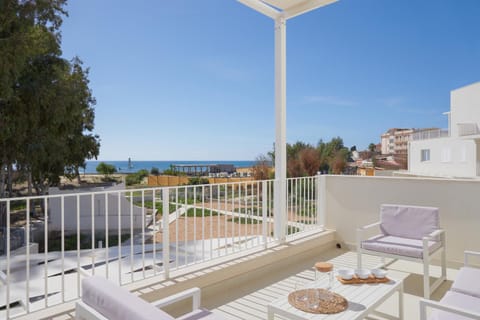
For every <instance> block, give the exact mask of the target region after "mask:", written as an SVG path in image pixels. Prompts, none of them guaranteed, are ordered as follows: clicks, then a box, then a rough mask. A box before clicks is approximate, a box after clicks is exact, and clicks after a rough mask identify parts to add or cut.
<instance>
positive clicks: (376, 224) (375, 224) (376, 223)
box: [358, 221, 381, 231]
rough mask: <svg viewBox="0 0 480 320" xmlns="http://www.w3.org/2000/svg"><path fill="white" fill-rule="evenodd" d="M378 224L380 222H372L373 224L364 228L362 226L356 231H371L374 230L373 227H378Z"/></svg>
mask: <svg viewBox="0 0 480 320" xmlns="http://www.w3.org/2000/svg"><path fill="white" fill-rule="evenodd" d="M380 223H381V222H380V221H377V222H374V223H372V224H367V225H366V226H363V227H360V228H358V230H361V231H363V230H367V229H371V228H374V227H377V226H379V225H380Z"/></svg>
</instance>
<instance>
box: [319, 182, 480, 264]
mask: <svg viewBox="0 0 480 320" xmlns="http://www.w3.org/2000/svg"><path fill="white" fill-rule="evenodd" d="M320 179H326V181H325V185H326V194H325V204H324V210H325V212H326V226H327V228H332V229H335V230H336V231H337V234H338V236H339V240H340V241H343V242H345V243H347V244H355V241H356V238H355V237H356V229H357V228H358V227H360V226H364V225H367V224H369V223H372V222H375V221H378V218H379V208H380V205H381V204H383V203H390V204H407V205H408V204H411V205H420V206H433V207H438V208H440V224H441V226H442V227H443V228H444V229H446V237H447V238H446V239H447V259H448V260H449V261H455V262H462V261H463V251H464V250H467V249H468V250H477V251H480V232H479V229H480V202H479V195H480V182H479V181H473V180H453V179H424V178H422V179H420V178H398V177H361V176H338V175H323V176H321V177H320Z"/></svg>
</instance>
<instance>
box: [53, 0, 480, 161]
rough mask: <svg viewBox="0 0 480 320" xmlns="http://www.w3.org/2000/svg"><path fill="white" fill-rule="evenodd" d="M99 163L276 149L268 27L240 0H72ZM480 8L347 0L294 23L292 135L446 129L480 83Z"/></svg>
mask: <svg viewBox="0 0 480 320" xmlns="http://www.w3.org/2000/svg"><path fill="white" fill-rule="evenodd" d="M67 10H68V11H69V17H68V18H66V19H65V20H64V24H63V27H62V35H63V38H62V48H63V54H64V56H65V57H66V58H71V57H73V56H74V55H78V56H79V57H80V58H81V59H82V60H83V61H84V64H85V66H87V67H89V68H90V77H89V78H90V80H91V82H90V87H91V89H92V91H93V94H94V96H95V97H96V99H97V105H96V108H95V109H96V121H95V132H96V133H98V134H99V135H100V138H101V151H100V157H99V159H101V160H125V159H128V157H131V158H132V159H135V160H254V159H255V157H257V156H258V155H259V154H264V153H266V152H268V151H270V150H271V149H272V144H273V142H274V139H275V118H274V78H273V76H274V60H273V53H274V42H273V21H272V20H271V19H270V18H267V17H265V16H263V15H261V14H259V13H257V12H255V11H253V10H251V9H249V8H247V7H245V6H243V5H242V4H240V3H238V2H237V1H235V0H202V1H199V0H175V1H166V0H162V1H154V0H148V1H147V0H139V1H133V2H132V1H113V0H102V1H98V0H81V1H74V0H70V2H69V4H68V7H67ZM479 16H480V1H478V0H441V1H438V0H422V1H418V0H405V1H395V0H341V1H338V2H337V3H334V4H332V5H329V6H327V7H324V8H320V9H318V10H316V11H313V12H310V13H307V14H305V15H302V16H299V17H296V18H293V19H291V20H289V21H288V23H287V140H288V141H289V142H295V141H297V140H300V141H304V142H308V143H312V144H316V143H317V142H318V140H319V139H323V140H330V139H331V138H332V137H336V136H340V137H342V138H343V140H344V143H345V145H346V146H349V147H350V146H352V145H356V146H357V148H358V149H363V148H366V147H367V146H368V144H369V143H370V142H375V143H378V142H379V141H380V135H381V134H382V133H383V132H385V131H386V130H388V129H389V128H392V127H407V128H412V127H414V128H421V127H441V128H446V127H447V122H446V118H445V116H443V115H442V112H445V111H448V110H449V109H450V91H451V90H453V89H456V88H458V87H461V86H464V85H467V84H469V83H473V82H477V81H480V22H479V19H478V17H479Z"/></svg>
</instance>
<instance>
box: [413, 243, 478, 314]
mask: <svg viewBox="0 0 480 320" xmlns="http://www.w3.org/2000/svg"><path fill="white" fill-rule="evenodd" d="M470 256H478V257H480V252H473V251H465V265H464V266H463V267H462V268H461V269H460V271H459V272H458V275H457V277H456V278H455V281H454V282H453V284H452V287H451V288H450V291H448V292H447V293H446V294H445V295H444V296H443V298H442V299H441V300H440V301H438V302H436V301H431V300H426V299H421V300H420V319H421V320H427V319H429V320H467V319H476V320H480V269H478V268H474V267H472V266H471V265H470V264H469V261H468V260H469V259H468V258H469V257H470ZM427 308H432V309H434V311H433V312H432V314H431V315H430V317H428V318H427Z"/></svg>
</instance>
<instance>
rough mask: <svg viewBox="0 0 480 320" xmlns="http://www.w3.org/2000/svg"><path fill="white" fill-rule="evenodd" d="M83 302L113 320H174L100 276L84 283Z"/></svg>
mask: <svg viewBox="0 0 480 320" xmlns="http://www.w3.org/2000/svg"><path fill="white" fill-rule="evenodd" d="M82 301H83V302H84V303H86V304H88V305H89V306H90V307H92V308H93V309H95V310H97V311H98V312H99V313H101V314H102V315H103V316H104V317H105V318H107V319H111V320H131V319H135V320H173V319H174V318H173V317H171V316H170V315H169V314H168V313H165V312H164V311H162V310H160V309H158V308H156V307H154V306H153V305H151V304H150V303H148V302H146V301H145V300H142V299H140V298H139V297H137V296H135V295H133V294H132V293H130V292H129V291H128V290H126V289H125V288H122V287H120V286H117V285H116V284H114V283H113V282H111V281H109V280H107V279H105V278H103V277H99V276H92V277H88V278H85V279H83V281H82Z"/></svg>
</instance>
